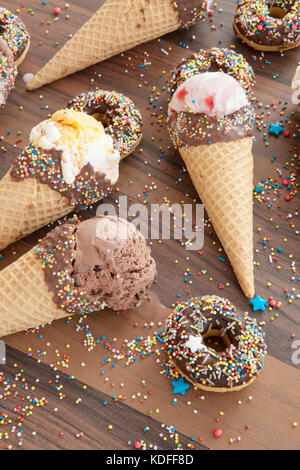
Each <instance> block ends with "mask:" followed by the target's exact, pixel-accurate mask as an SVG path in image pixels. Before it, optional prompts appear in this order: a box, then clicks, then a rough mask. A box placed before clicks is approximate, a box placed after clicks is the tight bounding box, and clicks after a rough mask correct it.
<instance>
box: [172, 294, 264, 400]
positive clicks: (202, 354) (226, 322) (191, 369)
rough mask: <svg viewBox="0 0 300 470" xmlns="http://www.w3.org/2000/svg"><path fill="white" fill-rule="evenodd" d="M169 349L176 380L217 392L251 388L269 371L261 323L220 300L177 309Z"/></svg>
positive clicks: (195, 302) (197, 301) (194, 300)
mask: <svg viewBox="0 0 300 470" xmlns="http://www.w3.org/2000/svg"><path fill="white" fill-rule="evenodd" d="M216 341H217V342H216ZM216 344H217V345H218V347H216ZM164 347H165V350H166V352H167V355H168V359H169V362H170V365H171V369H172V368H174V370H175V374H174V375H176V372H177V373H179V375H181V376H183V377H185V378H186V379H187V380H189V381H190V382H191V383H192V384H193V385H194V387H196V388H199V389H202V390H206V391H212V392H231V391H237V390H241V389H242V388H245V387H247V386H248V385H249V384H251V383H252V382H253V381H254V380H255V379H256V378H257V376H258V375H259V373H260V372H261V370H262V369H263V367H264V358H265V355H266V352H267V347H266V343H265V334H264V331H263V330H262V328H261V327H259V326H258V325H257V322H256V320H255V319H252V318H250V317H249V316H248V314H240V313H238V311H237V309H236V308H235V307H234V305H232V303H231V302H230V301H229V300H227V299H224V298H222V297H218V296H215V295H211V296H209V295H206V296H204V297H195V298H192V299H190V300H187V301H185V302H183V303H179V304H178V305H177V307H176V308H175V310H174V311H173V312H172V313H171V314H170V315H169V317H168V319H167V322H166V329H165V334H164Z"/></svg>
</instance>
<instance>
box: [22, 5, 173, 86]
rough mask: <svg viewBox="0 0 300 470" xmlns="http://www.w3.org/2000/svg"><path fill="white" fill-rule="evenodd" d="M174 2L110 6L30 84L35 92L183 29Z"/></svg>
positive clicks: (84, 26) (89, 22)
mask: <svg viewBox="0 0 300 470" xmlns="http://www.w3.org/2000/svg"><path fill="white" fill-rule="evenodd" d="M178 18H179V17H178V13H177V12H176V11H175V9H174V7H173V6H172V4H171V2H170V0H151V2H150V1H149V0H122V1H120V0H106V3H105V4H104V5H103V6H102V7H101V8H99V10H98V11H96V13H95V14H94V15H93V16H92V17H91V18H90V19H89V20H88V21H87V22H86V23H85V24H84V25H83V27H82V28H81V29H79V31H78V32H77V33H76V34H75V35H74V36H73V37H72V38H71V39H70V40H69V41H68V42H67V43H66V44H65V45H64V46H63V47H62V49H61V50H60V51H59V52H57V54H56V55H55V56H54V57H53V58H52V59H51V60H50V61H49V62H48V63H47V64H46V65H45V66H44V67H43V68H42V69H41V70H40V71H39V72H38V73H37V74H36V75H35V76H34V77H33V79H32V80H31V81H30V82H29V83H28V84H27V88H28V89H29V90H34V89H36V88H39V87H41V86H43V85H45V84H47V83H52V82H53V81H55V80H58V79H60V78H63V77H66V76H67V75H70V74H71V73H74V72H77V71H79V70H83V69H85V68H86V67H89V66H90V65H93V64H96V63H97V62H101V61H103V60H105V59H108V58H109V57H112V56H114V55H116V54H119V53H120V52H124V51H126V50H128V49H131V48H133V47H135V46H137V45H139V44H142V43H144V42H147V41H150V40H152V39H155V38H158V37H160V36H162V35H164V34H167V33H170V32H171V31H175V30H177V29H179V28H180V22H179V19H178Z"/></svg>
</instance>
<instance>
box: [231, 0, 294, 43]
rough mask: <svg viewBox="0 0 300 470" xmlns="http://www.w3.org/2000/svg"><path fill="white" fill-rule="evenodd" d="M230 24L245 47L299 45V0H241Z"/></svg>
mask: <svg viewBox="0 0 300 470" xmlns="http://www.w3.org/2000/svg"><path fill="white" fill-rule="evenodd" d="M233 27H234V30H235V32H236V34H237V35H238V36H239V37H240V38H241V39H242V40H243V41H244V42H245V43H246V44H248V46H250V47H253V48H254V49H256V50H259V51H274V52H276V51H279V52H281V51H285V50H288V49H292V48H294V47H297V46H299V45H300V1H299V0H241V1H240V2H239V3H238V6H237V10H236V14H235V17H234V22H233Z"/></svg>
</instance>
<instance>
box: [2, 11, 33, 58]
mask: <svg viewBox="0 0 300 470" xmlns="http://www.w3.org/2000/svg"><path fill="white" fill-rule="evenodd" d="M0 38H2V39H4V41H6V42H7V45H8V47H9V48H10V50H11V51H12V53H13V55H14V61H15V65H16V66H18V65H20V64H21V62H23V60H24V59H25V57H26V55H27V52H28V50H29V47H30V36H29V33H28V31H27V29H26V26H25V25H24V23H23V22H22V21H21V20H20V18H19V17H18V16H16V15H14V14H13V13H11V12H10V11H9V10H7V9H6V8H3V7H0Z"/></svg>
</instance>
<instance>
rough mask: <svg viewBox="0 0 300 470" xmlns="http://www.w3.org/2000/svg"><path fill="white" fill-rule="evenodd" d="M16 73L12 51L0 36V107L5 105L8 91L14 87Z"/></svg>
mask: <svg viewBox="0 0 300 470" xmlns="http://www.w3.org/2000/svg"><path fill="white" fill-rule="evenodd" d="M17 74H18V72H17V67H16V66H15V63H14V58H13V53H12V52H11V50H10V49H9V47H8V45H7V43H6V42H5V41H4V39H1V38H0V107H3V106H4V105H5V103H6V100H7V97H8V95H9V93H10V91H11V90H12V89H13V88H14V86H15V81H16V76H17Z"/></svg>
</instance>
